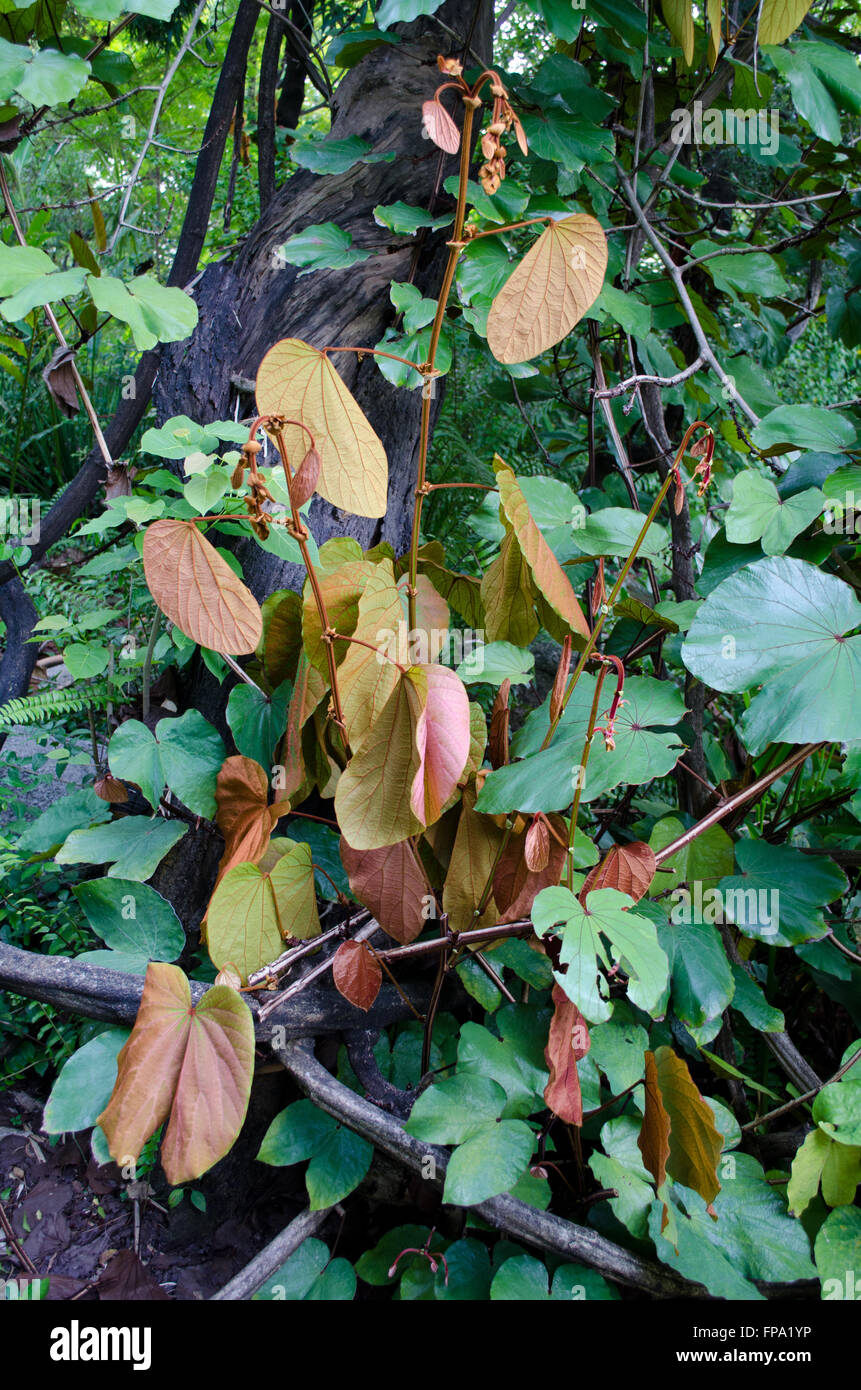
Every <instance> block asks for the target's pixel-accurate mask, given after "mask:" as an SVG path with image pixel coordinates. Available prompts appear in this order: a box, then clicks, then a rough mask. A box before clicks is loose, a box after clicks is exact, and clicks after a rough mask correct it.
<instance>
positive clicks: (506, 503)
mask: <svg viewBox="0 0 861 1390" xmlns="http://www.w3.org/2000/svg"><path fill="white" fill-rule="evenodd" d="M493 467H494V471H495V473H496V481H497V485H498V487H499V501H500V505H501V507H502V510H503V512H504V513H505V515H506V517H507V519H508V521H509V523H510V525H511V528H512V530H513V532H514V535H515V537H516V538H517V544H518V546H519V547H520V550H521V552H522V554H523V558H524V559H525V561H526V563H527V565H528V566H529V570H530V573H531V575H532V579H533V581H534V583H535V585H536V587H537V588H538V589H539V591H540V592H541V593H542V594H543V595H544V598H545V599H546V600H547V602H548V603H549V604H550V607H551V608H552V609H553V611H554V612H555V613H557V614H558V616H559V617H560V618H561V619H562V621H563V622H564V623H565V624H566V625H567V627H568V628H569V629H570V631H571V633H572V636H573V640H574V642H575V643H576V644H577V645H578V646H580V647H583V646H584V645H585V642H586V640H587V639H588V637H589V624H588V623H587V621H586V617H585V614H584V613H583V609H582V608H581V607H580V604H579V603H578V602H577V597H576V595H575V593H574V590H573V589H572V588H571V583H570V580H569V579H568V576H567V574H566V573H565V571H564V570H563V568H562V566H561V565H560V563H559V561H558V560H557V559H556V556H555V555H554V554H553V551H552V550H551V549H550V546H549V545H548V544H547V542H546V540H545V539H544V537H543V536H542V534H541V532H540V530H539V529H538V526H537V525H536V523H535V521H534V520H533V517H532V513H531V512H530V510H529V503H528V502H527V501H526V498H525V497H524V495H523V492H522V490H521V487H520V484H519V483H518V481H517V478H516V477H515V476H514V473H513V472H512V470H511V469H510V468H509V467H508V464H507V463H503V461H502V459H501V458H500V457H499V455H498V454H497V455H496V456H495V457H494V460H493ZM511 640H512V641H513V640H514V639H513V638H512V639H511Z"/></svg>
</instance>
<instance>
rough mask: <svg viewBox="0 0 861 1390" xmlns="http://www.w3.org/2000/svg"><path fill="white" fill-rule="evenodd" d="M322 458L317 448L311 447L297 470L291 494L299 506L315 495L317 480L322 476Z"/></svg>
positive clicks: (295, 503)
mask: <svg viewBox="0 0 861 1390" xmlns="http://www.w3.org/2000/svg"><path fill="white" fill-rule="evenodd" d="M320 467H321V460H320V455H319V454H318V453H317V450H316V449H309V450H308V452H307V454H306V455H305V457H304V458H303V460H302V462H301V463H300V465H299V467H298V468H297V470H296V472H295V473H294V475H293V482H292V484H291V486H290V496H291V497H292V499H293V503H294V505H295V506H297V507H301V506H303V505H304V504H305V503H306V502H307V501H308V498H309V497H313V496H314V492H315V490H316V487H317V480H318V479H319V477H320Z"/></svg>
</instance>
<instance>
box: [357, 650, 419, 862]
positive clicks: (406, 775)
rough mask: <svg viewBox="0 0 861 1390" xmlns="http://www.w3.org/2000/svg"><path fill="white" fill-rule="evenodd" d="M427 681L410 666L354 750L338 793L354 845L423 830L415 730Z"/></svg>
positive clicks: (382, 842)
mask: <svg viewBox="0 0 861 1390" xmlns="http://www.w3.org/2000/svg"><path fill="white" fill-rule="evenodd" d="M426 690H427V683H426V681H425V679H424V676H423V673H422V672H421V671H419V670H418V669H417V668H416V667H412V668H411V672H410V678H409V679H407V676H406V675H402V676H399V678H398V683H397V685H396V687H395V689H394V690H393V692H392V694H391V695H390V696H389V698H388V700H387V701H386V703H385V705H384V706H383V708H382V710H381V711H380V713H379V716H378V718H377V721H376V723H375V724H374V725H373V726H372V728H371V729H369V731H368V734H367V737H366V738H365V740H364V742H363V743H362V744H361V745H360V747H359V748H358V749H357V750H356V751H355V752H354V753H353V756H352V758H351V759H350V761H349V762H348V764H347V766H346V768H345V769H344V771H343V773H342V774H341V777H340V779H339V781H338V787H337V790H336V792H335V813H336V815H337V817H338V824H339V825H340V827H341V830H342V832H343V834H344V836H345V837H346V839H347V840H348V841H349V843H350V844H351V845H352V846H353V848H354V849H357V850H364V849H383V848H384V847H385V846H386V845H394V844H397V843H398V842H399V841H400V840H406V839H408V838H409V836H410V835H415V834H417V833H418V832H419V831H420V830H422V829H424V825H423V822H422V821H421V820H419V818H418V816H416V815H415V813H414V812H413V809H412V788H413V785H414V783H415V780H416V777H417V776H418V775H419V771H420V766H421V757H420V754H419V749H418V746H417V743H416V730H417V727H418V722H419V718H420V716H421V713H422V709H423V707H424V702H425V698H426Z"/></svg>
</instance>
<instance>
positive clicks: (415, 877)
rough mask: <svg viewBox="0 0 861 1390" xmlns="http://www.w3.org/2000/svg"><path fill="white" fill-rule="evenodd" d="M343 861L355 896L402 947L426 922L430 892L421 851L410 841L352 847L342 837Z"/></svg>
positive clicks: (415, 935) (412, 939)
mask: <svg viewBox="0 0 861 1390" xmlns="http://www.w3.org/2000/svg"><path fill="white" fill-rule="evenodd" d="M341 862H342V863H343V865H344V868H345V869H346V871H347V877H348V879H349V880H350V887H351V888H352V890H353V893H354V894H355V896H356V898H357V899H358V901H359V902H360V903H362V904H363V905H364V906H365V907H366V908H367V909H368V911H369V912H372V913H373V915H374V917H376V919H377V921H378V922H379V924H380V926H381V927H382V929H383V931H384V932H388V934H389V936H391V937H393V938H394V939H395V941H399V942H400V944H401V945H402V946H406V945H408V944H409V942H410V941H415V939H416V937H417V936H419V935H420V933H421V930H422V928H423V927H424V925H425V918H424V917H423V915H422V909H423V908H424V906H425V899H426V897H427V896H428V894H429V893H430V888H429V887H428V881H427V878H426V877H425V873H424V870H423V869H422V867H421V864H420V862H419V857H418V853H417V851H416V850H415V849H413V846H412V844H411V843H410V841H409V840H401V842H400V844H397V845H387V846H386V847H385V849H367V850H358V849H353V847H352V845H348V844H347V841H346V840H345V839H344V837H343V836H342V837H341Z"/></svg>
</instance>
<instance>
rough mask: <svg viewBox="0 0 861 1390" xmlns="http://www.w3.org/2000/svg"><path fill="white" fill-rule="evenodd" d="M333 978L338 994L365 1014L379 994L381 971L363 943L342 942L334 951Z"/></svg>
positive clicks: (381, 981)
mask: <svg viewBox="0 0 861 1390" xmlns="http://www.w3.org/2000/svg"><path fill="white" fill-rule="evenodd" d="M332 979H333V981H334V983H335V988H336V990H337V991H338V993H339V994H343V996H344V998H345V999H349V1001H350V1003H351V1004H355V1006H356V1008H357V1009H362V1010H363V1012H364V1013H367V1012H368V1009H369V1008H370V1007H371V1005H372V1004H373V1002H374V1000H375V999H376V997H377V995H378V994H379V992H380V985H381V984H382V983H383V972H382V969H381V968H380V962H379V961H378V960H377V958H376V956H374V955H372V954H371V952H370V951H369V950H368V948H367V946H366V945H365V943H364V942H363V941H345V942H344V944H343V945H342V946H339V947H338V949H337V951H336V952H335V958H334V960H333V962H332Z"/></svg>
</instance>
